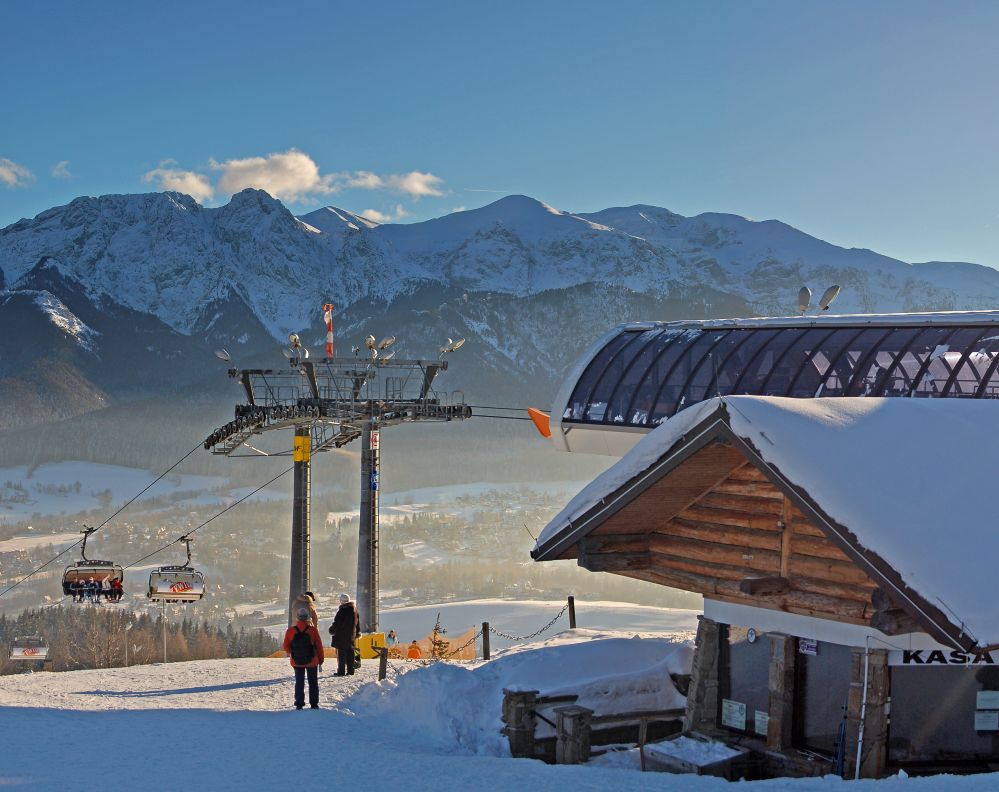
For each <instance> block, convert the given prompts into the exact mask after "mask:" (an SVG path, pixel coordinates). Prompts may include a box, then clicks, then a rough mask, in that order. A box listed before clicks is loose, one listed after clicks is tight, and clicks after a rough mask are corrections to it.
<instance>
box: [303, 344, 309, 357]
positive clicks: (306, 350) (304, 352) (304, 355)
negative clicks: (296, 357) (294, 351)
mask: <svg viewBox="0 0 999 792" xmlns="http://www.w3.org/2000/svg"><path fill="white" fill-rule="evenodd" d="M302 357H303V358H305V359H306V360H308V359H309V350H308V349H306V348H305V347H302Z"/></svg>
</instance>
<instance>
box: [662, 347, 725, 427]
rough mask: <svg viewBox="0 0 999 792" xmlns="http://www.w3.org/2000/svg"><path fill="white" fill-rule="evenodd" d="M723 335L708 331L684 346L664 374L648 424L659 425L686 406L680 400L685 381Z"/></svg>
mask: <svg viewBox="0 0 999 792" xmlns="http://www.w3.org/2000/svg"><path fill="white" fill-rule="evenodd" d="M725 335H726V333H725V332H724V331H718V330H709V331H705V332H704V333H701V334H700V335H699V337H698V338H697V339H695V340H694V341H693V342H692V343H689V344H685V345H684V347H683V350H684V354H682V355H678V356H676V358H675V362H674V365H673V367H672V368H671V369H670V370H669V371H668V372H666V375H665V379H664V380H663V383H662V385H661V386H660V388H659V393H658V394H657V396H656V402H655V407H653V410H652V416H651V417H650V419H649V423H651V424H653V425H654V424H660V423H662V422H663V421H665V420H666V419H667V418H669V417H670V416H671V415H675V414H676V413H677V412H679V411H680V410H682V409H683V408H684V407H686V406H687V405H686V404H685V403H684V402H683V401H682V399H681V397H682V396H683V389H684V387H685V386H686V384H687V380H688V379H689V377H690V375H691V373H692V372H693V370H694V368H695V367H696V366H697V365H698V364H699V363H700V362H701V359H702V358H703V357H704V355H705V354H707V352H708V351H710V349H711V348H712V347H713V346H714V345H715V344H716V343H718V342H719V341H720V340H721V339H722V338H724V337H725Z"/></svg>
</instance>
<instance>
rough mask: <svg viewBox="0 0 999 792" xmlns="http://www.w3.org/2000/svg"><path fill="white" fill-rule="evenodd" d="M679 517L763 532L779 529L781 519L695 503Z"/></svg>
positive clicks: (769, 515)
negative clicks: (778, 522)
mask: <svg viewBox="0 0 999 792" xmlns="http://www.w3.org/2000/svg"><path fill="white" fill-rule="evenodd" d="M677 516H678V517H683V518H684V519H686V520H693V521H694V522H703V523H708V524H713V525H732V526H735V527H737V528H756V529H758V530H762V531H774V530H776V529H777V521H778V520H779V519H780V518H779V517H777V516H775V515H771V514H749V513H747V512H739V511H733V510H732V509H714V508H709V507H707V506H701V505H700V504H699V503H695V504H693V505H692V506H688V507H687V508H686V509H684V510H683V511H682V512H680V513H679V514H678V515H677Z"/></svg>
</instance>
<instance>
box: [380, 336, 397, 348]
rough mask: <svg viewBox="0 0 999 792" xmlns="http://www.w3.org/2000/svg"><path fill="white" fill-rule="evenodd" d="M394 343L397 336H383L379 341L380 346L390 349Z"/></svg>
mask: <svg viewBox="0 0 999 792" xmlns="http://www.w3.org/2000/svg"><path fill="white" fill-rule="evenodd" d="M394 343H395V336H388V337H387V338H383V339H382V340H381V341H379V342H378V348H379V349H388V348H389V347H390V346H392V344H394Z"/></svg>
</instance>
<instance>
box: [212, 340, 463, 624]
mask: <svg viewBox="0 0 999 792" xmlns="http://www.w3.org/2000/svg"><path fill="white" fill-rule="evenodd" d="M292 339H293V343H292V348H291V349H288V350H285V356H286V357H287V358H288V362H289V364H290V368H289V369H237V368H230V369H229V376H230V377H231V378H232V379H234V380H236V381H237V382H238V383H239V384H240V385H241V386H242V389H243V393H244V395H245V397H246V401H245V403H240V404H237V405H236V408H235V418H234V420H232V421H230V422H229V423H227V424H225V426H221V427H219V428H218V429H217V430H215V431H214V432H212V434H210V435H209V436H208V437H207V438H206V439H205V442H204V446H205V449H206V450H209V451H211V452H212V453H213V454H224V455H226V456H231V457H250V456H252V457H260V456H289V455H291V456H293V457H294V461H295V466H294V472H295V482H294V493H293V500H292V524H291V572H290V576H289V586H290V588H289V591H288V604H289V607H288V611H289V613H288V618H289V621H291V619H292V616H293V614H292V613H291V603H292V602H293V601H294V600H295V598H297V597H298V596H299V595H300V594H301V593H302V592H304V591H306V590H308V589H309V588H311V568H310V567H311V561H310V555H311V532H310V526H309V516H310V515H309V508H310V498H311V478H312V476H311V465H312V457H313V456H314V455H315V454H317V453H321V452H323V451H330V450H332V449H336V448H342V447H343V446H345V445H347V444H348V443H351V442H353V441H354V440H357V439H360V440H361V503H360V528H359V535H358V540H359V541H358V547H357V581H356V583H357V591H356V595H355V596H356V600H357V604H358V609H359V611H360V617H361V625H362V628H363V629H364V630H365V631H366V632H375V631H377V629H378V622H379V608H378V597H379V561H378V555H379V554H378V542H379V536H378V527H379V526H378V494H379V489H380V481H379V478H380V454H381V443H380V438H381V432H382V430H383V429H385V428H387V427H389V426H394V425H396V424H400V423H409V422H412V421H439V422H448V421H456V420H464V419H466V418H470V417H471V415H472V411H471V408H469V407H468V405H467V404H465V398H464V395H463V394H462V392H461V391H453V392H451V393H450V394H448V393H446V392H441V391H437V390H435V389H434V381H435V379H436V378H437V375H438V374H439V373H440V372H442V371H446V370H447V367H448V361H447V355H448V354H449V353H451V352H454V351H455V350H456V349H458V348H460V347H461V345H462V344H463V343H464V341H462V340H459V341H457V342H453V341H451V339H448V343H447V344H446V345H445V346H443V347H441V349H440V356H439V357H438V358H437V359H436V360H418V359H413V360H407V359H397V358H395V357H394V356H393V355H394V353H393V352H389V353H387V354H382V353H383V352H384V351H385V350H386V349H387V348H388V347H389V346H391V345H392V344H393V343H394V341H395V338H394V337H391V336H390V337H389V338H386V339H383V340H382V342H381V343H379V344H377V345H376V344H375V343H374V337H373V336H368V339H367V341H366V344H367V350H366V351H367V353H368V354H367V355H366V356H365V357H360V356H358V354H357V353H359V352H360V351H361V350H360V349H359V348H357V347H355V356H354V357H326V358H320V359H318V360H315V361H313V360H309V355H308V351H307V350H305V349H304V348H302V347H301V345H300V344H299V343H298V337H297V336H295V335H293V336H292ZM219 356H220V357H222V359H223V360H228V353H225V354H224V355H221V354H220V355H219ZM284 429H293V430H294V448H293V449H292V450H291V451H276V452H271V451H267V450H264V449H261V448H259V447H255V446H254V445H252V444H251V442H250V441H251V440H252V441H253V442H256V440H255V439H254V436H255V435H263V434H265V433H268V432H272V431H274V430H284Z"/></svg>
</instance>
